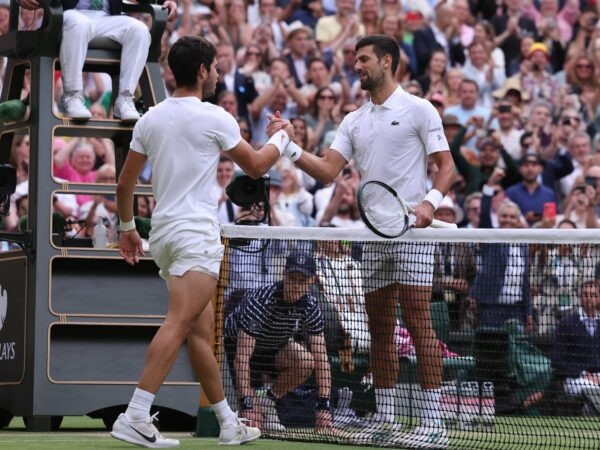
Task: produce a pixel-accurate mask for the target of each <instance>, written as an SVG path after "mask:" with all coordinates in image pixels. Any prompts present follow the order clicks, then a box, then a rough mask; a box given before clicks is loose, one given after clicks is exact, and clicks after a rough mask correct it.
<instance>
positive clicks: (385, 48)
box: [355, 34, 400, 75]
mask: <svg viewBox="0 0 600 450" xmlns="http://www.w3.org/2000/svg"><path fill="white" fill-rule="evenodd" d="M369 45H372V46H373V51H374V52H375V55H377V58H378V59H381V58H383V57H384V56H385V55H390V56H391V57H392V75H394V74H395V73H396V70H398V66H399V65H400V47H399V46H398V42H396V41H395V40H394V39H393V38H392V37H390V36H386V35H384V34H371V35H369V36H364V37H361V38H360V39H359V40H358V42H357V43H356V47H355V50H356V51H358V50H359V49H361V48H363V47H368V46H369Z"/></svg>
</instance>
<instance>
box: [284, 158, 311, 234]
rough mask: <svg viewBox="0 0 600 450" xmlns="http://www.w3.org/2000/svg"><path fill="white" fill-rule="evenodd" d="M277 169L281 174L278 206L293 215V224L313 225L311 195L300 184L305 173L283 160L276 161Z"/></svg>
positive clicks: (301, 225)
mask: <svg viewBox="0 0 600 450" xmlns="http://www.w3.org/2000/svg"><path fill="white" fill-rule="evenodd" d="M278 171H279V173H280V174H281V193H280V194H279V198H278V201H277V203H278V206H279V208H280V209H281V210H283V211H286V212H288V213H291V214H292V215H293V216H294V219H295V222H294V226H296V227H311V226H315V219H314V218H313V217H312V213H313V209H314V201H313V195H312V194H311V193H310V192H308V191H307V190H306V189H304V186H303V184H302V178H303V176H305V174H304V173H302V172H301V171H300V169H297V168H296V166H294V165H293V164H289V162H288V161H285V160H281V161H280V162H279V163H278ZM298 172H300V173H298Z"/></svg>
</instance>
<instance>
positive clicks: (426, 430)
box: [393, 420, 450, 450]
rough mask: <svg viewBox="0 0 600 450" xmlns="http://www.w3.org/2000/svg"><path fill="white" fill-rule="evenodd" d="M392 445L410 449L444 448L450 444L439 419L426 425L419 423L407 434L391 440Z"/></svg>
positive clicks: (440, 449)
mask: <svg viewBox="0 0 600 450" xmlns="http://www.w3.org/2000/svg"><path fill="white" fill-rule="evenodd" d="M393 444H394V445H393V446H401V447H406V448H412V449H439V450H445V449H447V448H448V446H449V444H450V440H449V439H448V433H447V432H446V426H445V425H444V423H443V422H442V421H441V420H439V421H436V422H432V423H429V424H426V425H420V426H418V427H417V428H415V429H414V430H413V431H411V432H410V433H408V434H405V435H401V436H400V437H398V438H396V439H394V440H393Z"/></svg>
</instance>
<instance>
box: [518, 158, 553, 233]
mask: <svg viewBox="0 0 600 450" xmlns="http://www.w3.org/2000/svg"><path fill="white" fill-rule="evenodd" d="M543 169H544V161H543V160H542V158H540V157H539V156H538V155H537V154H535V153H529V154H526V155H525V156H523V157H522V158H521V160H520V161H519V173H520V174H521V179H522V180H521V182H519V183H516V184H514V185H513V186H510V187H509V188H508V189H506V196H507V197H508V198H509V199H510V200H512V201H513V202H514V203H516V204H517V206H519V209H520V210H521V213H522V214H524V215H525V220H526V221H527V223H528V224H529V226H531V225H533V224H534V223H536V222H538V221H539V220H541V219H542V211H543V207H544V203H554V204H556V203H557V202H556V194H555V193H554V191H553V190H552V189H550V188H549V187H547V186H544V185H542V184H540V181H539V180H540V176H541V174H542V170H543Z"/></svg>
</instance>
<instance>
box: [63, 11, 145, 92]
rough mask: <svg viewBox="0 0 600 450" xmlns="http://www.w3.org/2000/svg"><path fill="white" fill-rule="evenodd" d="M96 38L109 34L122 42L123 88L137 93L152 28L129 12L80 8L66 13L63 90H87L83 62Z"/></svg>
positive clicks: (121, 80)
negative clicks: (114, 12) (89, 46)
mask: <svg viewBox="0 0 600 450" xmlns="http://www.w3.org/2000/svg"><path fill="white" fill-rule="evenodd" d="M95 37H107V38H110V39H112V40H114V41H117V42H119V43H120V44H121V46H122V51H121V73H120V76H119V91H120V92H125V91H127V92H130V93H131V94H133V93H134V92H135V88H136V86H137V84H138V81H139V79H140V76H141V75H142V71H143V70H144V65H145V64H146V59H147V58H148V49H149V47H150V32H149V31H148V27H147V26H146V25H145V24H144V23H143V22H141V21H140V20H137V19H135V18H133V17H129V16H126V15H118V16H111V15H109V14H107V13H105V12H104V11H85V10H76V9H69V10H67V11H65V12H64V13H63V33H62V42H61V46H60V66H61V76H62V82H63V91H64V92H69V91H81V90H83V81H82V77H81V72H82V70H83V63H84V62H85V55H86V53H87V48H88V43H89V42H90V41H91V40H92V39H94V38H95Z"/></svg>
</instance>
